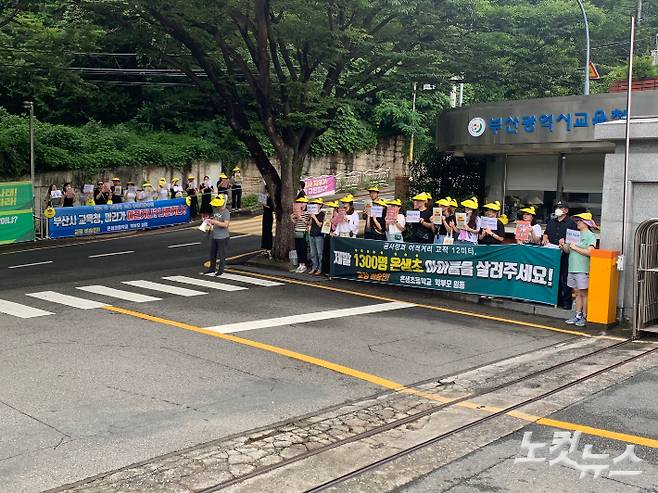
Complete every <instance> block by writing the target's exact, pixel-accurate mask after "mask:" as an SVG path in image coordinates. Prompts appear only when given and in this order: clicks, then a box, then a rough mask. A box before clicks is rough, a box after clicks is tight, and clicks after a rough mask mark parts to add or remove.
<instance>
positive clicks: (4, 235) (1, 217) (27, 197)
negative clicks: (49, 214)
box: [0, 181, 34, 245]
mask: <svg viewBox="0 0 658 493" xmlns="http://www.w3.org/2000/svg"><path fill="white" fill-rule="evenodd" d="M32 240H34V210H33V205H32V182H29V181H22V182H5V183H0V245H6V244H9V243H18V242H22V241H32Z"/></svg>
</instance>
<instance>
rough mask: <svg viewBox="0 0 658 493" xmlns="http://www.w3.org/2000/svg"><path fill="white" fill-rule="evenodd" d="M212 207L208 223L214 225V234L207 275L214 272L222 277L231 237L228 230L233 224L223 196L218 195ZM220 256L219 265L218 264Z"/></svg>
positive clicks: (212, 201)
mask: <svg viewBox="0 0 658 493" xmlns="http://www.w3.org/2000/svg"><path fill="white" fill-rule="evenodd" d="M210 205H211V207H212V217H211V218H209V219H208V223H209V224H211V225H212V232H211V233H210V267H209V269H208V270H207V271H206V274H210V273H212V272H214V273H215V275H216V276H221V275H222V274H223V273H224V268H225V267H226V250H227V249H228V241H229V238H230V236H231V235H230V233H229V230H228V228H229V225H230V223H231V213H230V212H229V211H228V210H227V209H226V207H225V206H226V198H225V197H224V196H223V195H218V196H217V197H215V198H214V199H213V200H211V201H210ZM218 256H219V264H217V257H218Z"/></svg>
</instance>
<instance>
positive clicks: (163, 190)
mask: <svg viewBox="0 0 658 493" xmlns="http://www.w3.org/2000/svg"><path fill="white" fill-rule="evenodd" d="M158 198H159V199H160V200H166V199H168V198H169V189H168V188H167V187H160V190H158Z"/></svg>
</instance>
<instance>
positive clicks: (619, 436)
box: [101, 306, 658, 448]
mask: <svg viewBox="0 0 658 493" xmlns="http://www.w3.org/2000/svg"><path fill="white" fill-rule="evenodd" d="M101 309H102V310H107V311H110V312H115V313H120V314H122V315H127V316H131V317H135V318H139V319H142V320H147V321H150V322H155V323H158V324H162V325H168V326H170V327H176V328H179V329H184V330H188V331H191V332H197V333H199V334H205V335H209V336H212V337H216V338H218V339H223V340H226V341H230V342H234V343H236V344H240V345H243V346H248V347H252V348H254V349H259V350H262V351H266V352H269V353H274V354H277V355H280V356H285V357H287V358H291V359H295V360H298V361H302V362H304V363H309V364H311V365H315V366H319V367H321V368H325V369H327V370H331V371H334V372H336V373H340V374H342V375H347V376H349V377H353V378H357V379H359V380H362V381H364V382H368V383H371V384H373V385H377V386H379V387H383V388H385V389H388V390H393V391H396V392H402V393H405V394H411V395H416V396H419V397H424V398H426V399H429V400H432V401H435V402H440V403H441V404H449V403H451V402H454V401H455V400H456V399H451V398H447V397H443V396H440V395H435V394H432V393H429V392H425V391H421V390H417V389H414V388H411V387H407V386H406V385H403V384H401V383H398V382H395V381H393V380H389V379H387V378H382V377H379V376H377V375H373V374H372V373H367V372H363V371H360V370H356V369H354V368H350V367H347V366H344V365H340V364H337V363H332V362H331V361H327V360H324V359H321V358H316V357H315V356H309V355H306V354H303V353H299V352H297V351H291V350H289V349H285V348H282V347H278V346H273V345H271V344H266V343H262V342H258V341H253V340H251V339H245V338H244V337H238V336H234V335H231V334H222V333H218V332H214V331H210V330H206V329H204V328H202V327H197V326H195V325H191V324H187V323H184V322H177V321H175V320H169V319H166V318H161V317H156V316H153V315H148V314H146V313H141V312H136V311H134V310H127V309H125V308H119V307H116V306H104V307H102V308H101ZM454 405H455V406H458V407H462V408H466V409H470V410H473V411H479V412H486V413H490V414H494V413H497V412H501V411H502V410H503V409H502V408H498V407H492V406H483V405H481V404H478V403H476V402H471V401H463V402H457V403H455V404H454ZM505 414H506V415H508V416H511V417H514V418H517V419H521V420H523V421H526V422H529V423H534V424H538V425H543V426H550V427H555V428H560V429H564V430H571V431H581V432H582V433H585V434H587V435H592V436H598V437H601V438H607V439H610V440H615V441H620V442H625V443H632V444H636V445H642V446H645V447H651V448H658V440H654V439H652V438H647V437H641V436H637V435H629V434H626V433H619V432H615V431H610V430H604V429H601V428H594V427H591V426H586V425H581V424H577V423H569V422H566V421H559V420H554V419H550V418H544V417H541V416H535V415H532V414H527V413H524V412H521V411H509V412H507V413H505Z"/></svg>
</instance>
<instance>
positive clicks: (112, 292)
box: [76, 284, 161, 303]
mask: <svg viewBox="0 0 658 493" xmlns="http://www.w3.org/2000/svg"><path fill="white" fill-rule="evenodd" d="M76 289H80V290H82V291H87V292H88V293H94V294H100V295H103V296H109V297H111V298H118V299H120V300H126V301H134V302H135V303H146V302H147V301H160V299H161V298H155V297H154V296H147V295H145V294H138V293H132V292H130V291H123V290H121V289H114V288H110V287H107V286H101V285H98V284H95V285H92V286H78V287H77V288H76Z"/></svg>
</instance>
